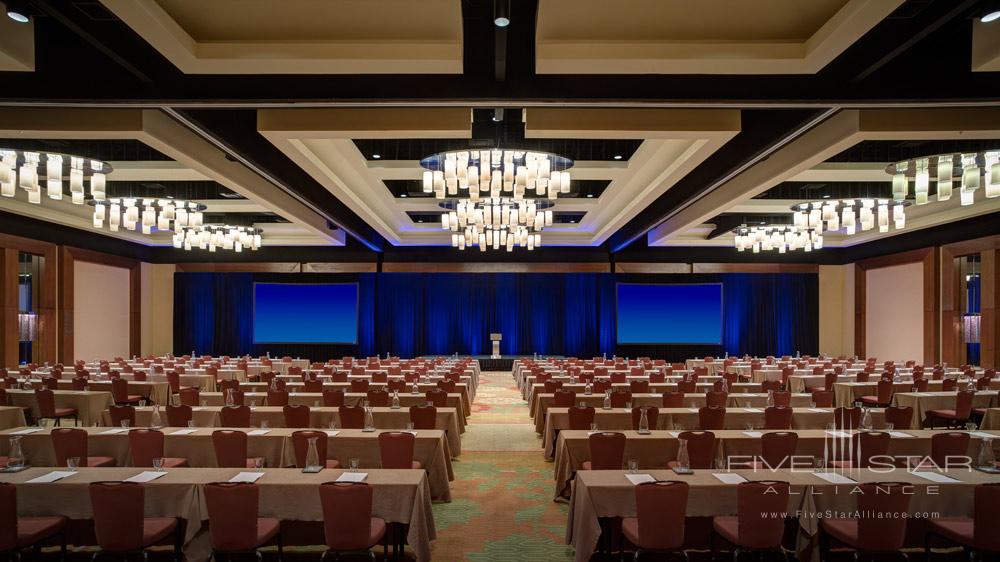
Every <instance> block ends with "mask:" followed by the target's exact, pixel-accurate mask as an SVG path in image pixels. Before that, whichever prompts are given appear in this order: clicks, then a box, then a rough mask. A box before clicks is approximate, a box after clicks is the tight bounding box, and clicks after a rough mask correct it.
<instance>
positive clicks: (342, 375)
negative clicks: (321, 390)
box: [330, 371, 347, 382]
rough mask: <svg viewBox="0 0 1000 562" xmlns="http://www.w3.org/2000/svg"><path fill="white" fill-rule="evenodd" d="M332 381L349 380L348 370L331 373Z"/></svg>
mask: <svg viewBox="0 0 1000 562" xmlns="http://www.w3.org/2000/svg"><path fill="white" fill-rule="evenodd" d="M330 381H332V382H347V372H346V371H336V372H335V373H333V374H332V375H330Z"/></svg>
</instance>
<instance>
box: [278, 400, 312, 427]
mask: <svg viewBox="0 0 1000 562" xmlns="http://www.w3.org/2000/svg"><path fill="white" fill-rule="evenodd" d="M309 411H310V410H309V406H306V405H305V404H289V405H286V406H284V407H282V409H281V413H282V414H284V417H285V427H292V428H299V427H310V425H311V424H310V423H309Z"/></svg>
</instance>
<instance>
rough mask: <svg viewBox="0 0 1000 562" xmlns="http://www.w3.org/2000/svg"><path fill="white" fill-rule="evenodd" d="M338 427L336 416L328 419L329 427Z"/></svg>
mask: <svg viewBox="0 0 1000 562" xmlns="http://www.w3.org/2000/svg"><path fill="white" fill-rule="evenodd" d="M338 427H339V425H338V424H337V418H332V419H331V420H330V425H329V428H330V429H334V430H335V429H338Z"/></svg>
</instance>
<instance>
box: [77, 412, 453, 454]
mask: <svg viewBox="0 0 1000 562" xmlns="http://www.w3.org/2000/svg"><path fill="white" fill-rule="evenodd" d="M251 410H252V411H251V413H250V425H252V426H254V427H258V426H260V427H265V428H278V427H284V426H285V415H284V411H283V409H282V408H281V407H280V406H257V407H254V408H251ZM221 412H222V406H196V407H193V408H191V418H192V419H191V421H192V422H194V425H195V427H222V420H221ZM152 413H153V409H152V408H150V407H146V408H136V412H135V422H136V425H137V426H139V427H145V426H148V425H149V420H150V418H151V416H152ZM372 414H373V418H374V419H375V427H376V428H379V429H406V424H408V423H409V422H410V411H409V410H408V409H399V410H393V409H392V408H372ZM160 415H161V416H163V417H162V418H161V419H162V420H163V422H164V423H166V421H167V420H166V414H165V413H164V412H163V411H162V410H161V411H160ZM309 417H310V423H309V426H310V427H311V428H317V429H327V428H330V424H331V423H334V422H336V424H337V427H339V426H340V425H341V424H340V414H339V413H338V411H337V408H323V407H320V408H312V407H310V408H309ZM458 419H459V416H458V415H457V412H456V411H455V409H454V408H438V409H437V419H436V422H435V426H434V428H435V429H440V430H442V431H444V432H445V436H446V437H447V439H448V447H449V449H451V454H452V456H454V457H457V456H458V455H459V454H461V452H462V437H461V430H460V429H459V425H458ZM101 421H102V422H103V425H104V426H111V413H110V412H108V411H107V410H105V411H104V412H103V414H102V417H101ZM92 425H96V424H92Z"/></svg>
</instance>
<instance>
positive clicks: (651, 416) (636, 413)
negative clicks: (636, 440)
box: [632, 406, 660, 431]
mask: <svg viewBox="0 0 1000 562" xmlns="http://www.w3.org/2000/svg"><path fill="white" fill-rule="evenodd" d="M643 411H645V412H646V422H648V424H649V429H650V430H653V429H656V418H657V417H658V416H659V414H660V409H659V408H657V407H656V406H633V407H632V431H639V420H641V419H642V412H643Z"/></svg>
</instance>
